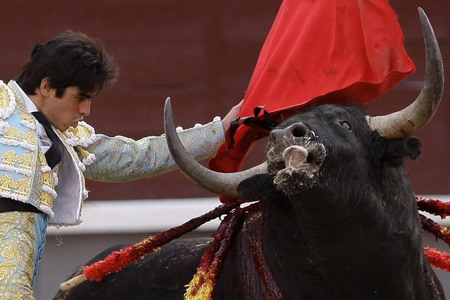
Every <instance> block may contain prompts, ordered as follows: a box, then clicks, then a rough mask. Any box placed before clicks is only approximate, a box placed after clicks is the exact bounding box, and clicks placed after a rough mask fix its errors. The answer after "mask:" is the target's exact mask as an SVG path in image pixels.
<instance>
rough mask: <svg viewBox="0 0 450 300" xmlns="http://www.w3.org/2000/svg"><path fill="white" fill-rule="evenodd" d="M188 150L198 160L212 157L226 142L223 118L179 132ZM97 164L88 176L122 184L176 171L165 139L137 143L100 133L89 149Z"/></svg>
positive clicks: (91, 166)
mask: <svg viewBox="0 0 450 300" xmlns="http://www.w3.org/2000/svg"><path fill="white" fill-rule="evenodd" d="M179 135H180V138H181V140H182V142H183V144H184V145H185V147H186V149H187V150H188V151H189V152H190V153H192V154H193V155H195V157H196V159H197V160H203V159H206V158H209V157H212V156H213V155H214V154H215V153H216V152H217V149H218V148H219V146H220V145H221V144H222V143H223V142H224V141H225V137H224V131H223V127H222V122H221V121H220V118H215V119H214V121H213V122H211V123H208V124H205V125H197V126H195V127H193V128H190V129H187V130H184V131H181V132H179ZM85 149H86V150H87V151H88V152H90V153H92V154H94V155H95V161H94V163H92V164H91V165H88V166H87V167H86V171H85V172H84V175H85V176H86V177H87V178H90V179H92V180H97V181H105V182H118V181H129V180H134V179H139V178H146V177H152V176H156V175H159V174H162V173H165V172H168V171H171V170H173V169H175V168H176V165H175V162H174V161H173V159H172V157H171V155H170V153H169V149H168V148H167V144H166V139H165V136H164V135H162V136H150V137H145V138H142V139H140V140H137V141H135V140H133V139H130V138H127V137H123V136H115V137H109V136H106V135H102V134H97V139H96V142H95V143H93V144H92V145H91V146H89V147H88V148H85Z"/></svg>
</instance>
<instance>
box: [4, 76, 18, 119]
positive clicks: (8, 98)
mask: <svg viewBox="0 0 450 300" xmlns="http://www.w3.org/2000/svg"><path fill="white" fill-rule="evenodd" d="M15 108H16V97H15V96H14V93H13V91H12V90H11V89H10V88H9V87H8V86H7V85H6V84H5V83H4V82H3V81H1V80H0V119H6V118H8V117H9V116H10V115H11V114H12V113H13V112H14V109H15Z"/></svg>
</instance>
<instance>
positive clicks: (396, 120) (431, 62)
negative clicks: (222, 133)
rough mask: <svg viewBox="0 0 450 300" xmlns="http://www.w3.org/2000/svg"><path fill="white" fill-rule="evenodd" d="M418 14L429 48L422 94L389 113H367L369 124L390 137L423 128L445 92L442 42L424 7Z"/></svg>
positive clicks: (396, 136)
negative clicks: (372, 115)
mask: <svg viewBox="0 0 450 300" xmlns="http://www.w3.org/2000/svg"><path fill="white" fill-rule="evenodd" d="M419 16H420V22H421V23H422V30H423V35H424V40H425V49H426V76H425V82H424V85H423V88H422V90H421V92H420V94H419V96H418V97H417V99H416V100H415V101H414V102H413V103H412V104H410V105H409V106H408V107H406V108H404V109H403V110H400V111H397V112H394V113H392V114H389V115H386V116H377V117H370V116H368V117H367V121H368V123H369V126H370V128H371V129H372V130H376V131H378V133H379V134H380V135H381V136H383V137H386V138H389V139H395V138H403V137H407V136H410V135H412V134H414V133H415V132H417V131H418V130H419V129H421V128H422V127H423V126H424V125H425V124H426V123H428V121H429V120H431V118H432V117H433V115H434V113H435V112H436V110H437V108H438V106H439V103H440V102H441V99H442V95H443V92H444V66H443V63H442V56H441V52H440V50H439V45H438V43H437V40H436V36H435V35H434V31H433V28H432V27H431V24H430V21H429V20H428V18H427V16H426V14H425V12H424V11H423V10H422V9H421V8H419Z"/></svg>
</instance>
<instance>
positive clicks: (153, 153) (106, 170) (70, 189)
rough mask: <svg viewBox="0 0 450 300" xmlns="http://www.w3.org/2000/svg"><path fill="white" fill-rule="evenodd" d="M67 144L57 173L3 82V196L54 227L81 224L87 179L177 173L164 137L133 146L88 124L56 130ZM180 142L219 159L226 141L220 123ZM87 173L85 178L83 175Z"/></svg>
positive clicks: (14, 91)
mask: <svg viewBox="0 0 450 300" xmlns="http://www.w3.org/2000/svg"><path fill="white" fill-rule="evenodd" d="M57 134H58V136H59V137H60V139H61V141H62V143H63V145H64V153H63V157H62V160H61V162H60V163H59V165H58V166H57V167H56V168H54V169H53V170H51V169H50V167H49V166H48V165H47V162H46V160H45V156H44V153H43V152H42V151H41V149H40V147H39V144H38V136H37V132H36V120H35V118H34V117H33V116H32V115H31V114H30V113H29V112H28V111H27V109H26V107H25V104H24V100H23V99H22V97H21V91H20V88H19V87H18V86H17V84H16V83H15V82H14V81H10V82H9V83H8V85H6V84H5V83H3V81H0V196H1V197H6V198H10V199H14V200H17V201H22V202H26V203H30V204H32V205H34V206H35V207H37V208H38V209H40V210H41V211H43V212H45V213H47V214H48V215H49V216H50V222H49V223H50V224H53V225H75V224H78V223H80V222H81V207H82V202H83V200H85V199H86V198H87V196H88V192H87V190H86V188H85V180H84V176H86V177H88V178H91V179H93V180H100V181H126V180H133V179H138V178H145V177H152V176H155V175H158V174H161V173H163V172H166V171H169V170H172V169H175V168H176V165H175V163H174V161H173V159H172V158H171V156H170V153H169V150H168V148H167V145H166V142H165V137H164V136H152V137H146V138H143V139H141V140H138V141H135V140H133V139H129V138H126V137H123V136H116V137H109V136H106V135H102V134H95V131H94V128H92V127H91V126H89V125H88V124H87V123H85V122H79V124H78V126H77V127H75V128H74V127H70V128H69V129H68V130H67V131H65V132H60V131H57ZM180 138H181V140H182V141H183V143H184V144H185V146H186V148H187V150H188V151H189V152H191V153H192V154H193V155H195V157H196V158H197V159H204V158H208V157H211V156H213V155H214V154H215V152H216V151H217V149H218V147H219V146H220V145H221V144H222V143H223V141H224V133H223V129H222V124H221V122H220V119H215V120H214V121H213V122H211V123H209V124H206V125H196V126H195V127H194V128H192V129H188V130H185V131H182V132H181V133H180ZM83 173H84V174H83Z"/></svg>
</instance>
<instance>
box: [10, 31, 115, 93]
mask: <svg viewBox="0 0 450 300" xmlns="http://www.w3.org/2000/svg"><path fill="white" fill-rule="evenodd" d="M118 75H119V68H118V66H117V64H116V63H115V61H114V60H113V58H112V56H110V55H109V54H108V53H107V52H106V51H105V49H104V46H103V43H102V42H101V41H100V40H97V39H94V38H92V37H89V36H88V35H86V34H84V33H81V32H73V31H71V30H67V31H65V32H63V33H61V34H59V35H57V36H55V37H54V38H52V39H51V40H50V41H48V42H47V43H46V44H45V45H41V44H37V45H36V46H35V47H34V48H33V50H32V52H31V58H30V60H29V61H28V62H27V63H26V64H25V66H24V67H23V69H22V71H21V72H20V73H19V75H18V76H17V77H16V81H17V83H18V84H19V86H20V87H21V88H22V89H23V90H24V92H25V93H26V94H28V95H35V90H36V88H38V87H39V86H40V84H41V81H42V79H44V78H48V79H49V82H50V86H51V88H55V89H56V97H58V98H60V97H62V95H63V94H64V91H65V89H66V88H67V87H69V86H76V87H78V88H79V89H80V90H81V91H82V92H85V93H92V92H99V91H100V90H102V88H103V87H104V86H105V84H111V83H113V82H114V81H115V80H116V79H117V77H118Z"/></svg>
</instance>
